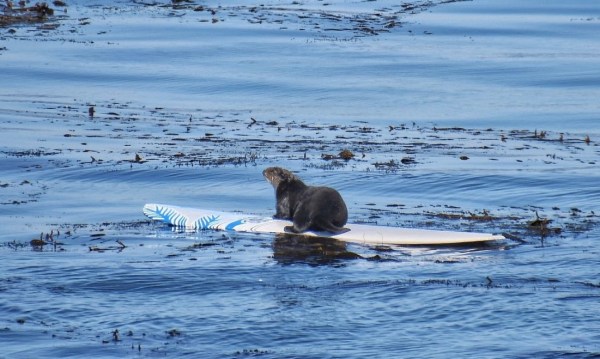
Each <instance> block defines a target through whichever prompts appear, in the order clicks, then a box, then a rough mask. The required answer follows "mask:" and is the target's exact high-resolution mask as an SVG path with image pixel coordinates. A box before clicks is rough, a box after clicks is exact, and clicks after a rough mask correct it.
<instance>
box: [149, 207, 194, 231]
mask: <svg viewBox="0 0 600 359" xmlns="http://www.w3.org/2000/svg"><path fill="white" fill-rule="evenodd" d="M144 214H145V215H146V216H148V217H150V218H152V219H154V220H159V221H163V222H164V223H169V224H172V225H174V226H178V227H186V225H187V222H188V218H187V217H186V216H184V215H182V214H181V213H179V212H177V211H176V210H174V209H172V208H167V207H159V206H156V207H155V208H154V209H150V208H144Z"/></svg>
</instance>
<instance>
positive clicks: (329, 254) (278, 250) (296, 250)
mask: <svg viewBox="0 0 600 359" xmlns="http://www.w3.org/2000/svg"><path fill="white" fill-rule="evenodd" d="M273 258H275V260H276V261H277V262H278V263H280V264H296V263H298V264H309V265H313V266H318V265H330V264H338V265H339V264H342V262H343V261H344V260H348V259H358V258H362V257H361V256H360V255H358V254H356V253H354V252H350V251H348V250H347V249H346V243H344V242H342V241H339V240H337V239H334V238H321V237H306V236H301V235H297V234H290V233H278V234H276V235H275V239H274V241H273Z"/></svg>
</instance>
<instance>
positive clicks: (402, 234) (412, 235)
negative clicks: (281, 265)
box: [143, 203, 505, 245]
mask: <svg viewBox="0 0 600 359" xmlns="http://www.w3.org/2000/svg"><path fill="white" fill-rule="evenodd" d="M143 211H144V214H145V215H146V216H147V217H149V218H151V219H153V220H156V221H161V222H164V223H167V224H170V225H172V226H175V227H180V228H184V229H188V230H194V231H198V230H206V229H210V230H225V231H238V232H252V233H286V232H285V230H284V227H285V226H291V225H292V222H291V221H286V220H279V219H273V218H271V217H261V216H253V215H246V214H241V213H233V212H220V211H212V210H206V209H199V208H191V207H179V206H172V205H167V204H156V203H149V204H146V205H145V206H144V209H143ZM345 228H346V229H348V230H347V231H346V232H343V233H337V234H332V233H329V232H312V231H309V232H304V233H302V235H306V236H316V237H327V238H335V239H338V240H341V241H345V242H353V243H360V244H368V245H448V244H461V243H477V242H486V241H494V240H502V239H505V238H504V236H502V235H499V234H490V233H475V232H452V231H437V230H430V229H416V228H401V227H388V226H376V225H368V224H356V223H348V224H346V226H345Z"/></svg>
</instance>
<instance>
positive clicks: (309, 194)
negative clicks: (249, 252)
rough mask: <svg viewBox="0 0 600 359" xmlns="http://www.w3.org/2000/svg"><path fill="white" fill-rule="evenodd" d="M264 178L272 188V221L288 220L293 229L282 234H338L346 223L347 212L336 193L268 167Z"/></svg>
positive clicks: (264, 172)
mask: <svg viewBox="0 0 600 359" xmlns="http://www.w3.org/2000/svg"><path fill="white" fill-rule="evenodd" d="M263 176H265V178H266V179H267V181H269V182H270V183H271V185H272V186H273V188H275V198H276V200H277V202H276V207H277V210H276V213H275V216H274V217H275V218H281V219H291V220H292V222H293V223H294V225H293V226H286V227H285V230H286V231H287V232H292V233H302V232H304V231H307V230H314V231H326V232H332V233H339V232H343V231H344V225H345V224H346V222H347V221H348V209H347V208H346V204H345V203H344V200H343V199H342V196H341V195H340V194H339V193H338V191H336V190H334V189H333V188H329V187H314V186H307V185H306V184H304V182H302V181H301V180H300V178H298V177H297V176H296V175H294V174H293V173H292V172H290V171H288V170H286V169H284V168H281V167H269V168H267V169H265V170H264V171H263Z"/></svg>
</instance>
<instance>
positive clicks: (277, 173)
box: [263, 167, 298, 189]
mask: <svg viewBox="0 0 600 359" xmlns="http://www.w3.org/2000/svg"><path fill="white" fill-rule="evenodd" d="M263 176H265V178H266V179H267V181H269V183H271V185H272V186H273V188H275V189H277V187H278V186H279V184H280V183H281V182H286V181H293V180H297V179H298V177H296V175H294V174H293V173H292V172H290V171H288V170H286V169H285V168H281V167H269V168H267V169H265V170H264V171H263Z"/></svg>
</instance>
